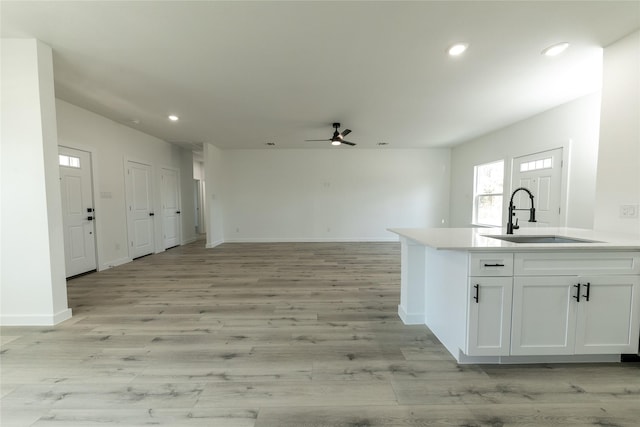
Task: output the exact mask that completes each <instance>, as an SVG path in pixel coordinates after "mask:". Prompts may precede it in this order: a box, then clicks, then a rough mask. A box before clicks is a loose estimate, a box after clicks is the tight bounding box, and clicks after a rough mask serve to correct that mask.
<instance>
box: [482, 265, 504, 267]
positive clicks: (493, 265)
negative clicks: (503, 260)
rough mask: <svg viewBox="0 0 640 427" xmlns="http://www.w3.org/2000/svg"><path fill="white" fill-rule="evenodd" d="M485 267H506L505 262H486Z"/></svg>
mask: <svg viewBox="0 0 640 427" xmlns="http://www.w3.org/2000/svg"><path fill="white" fill-rule="evenodd" d="M484 266H485V267H504V264H485V265H484Z"/></svg>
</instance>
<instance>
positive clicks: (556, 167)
mask: <svg viewBox="0 0 640 427" xmlns="http://www.w3.org/2000/svg"><path fill="white" fill-rule="evenodd" d="M519 187H524V188H526V189H528V190H529V191H531V193H532V194H533V196H534V200H533V201H534V206H535V208H536V221H537V222H536V223H530V222H527V221H528V220H529V211H528V210H517V211H515V213H516V215H515V217H514V218H513V223H514V224H515V222H516V218H518V220H519V221H518V222H519V225H520V226H523V227H558V226H559V225H560V192H561V188H562V148H558V149H555V150H549V151H543V152H541V153H536V154H530V155H527V156H522V157H516V158H514V159H513V176H512V179H511V191H514V190H515V189H516V188H519ZM513 204H514V205H515V206H516V208H517V209H529V207H530V206H531V201H530V199H529V195H528V194H527V193H526V192H524V191H519V192H518V193H517V194H516V195H515V197H514V198H513Z"/></svg>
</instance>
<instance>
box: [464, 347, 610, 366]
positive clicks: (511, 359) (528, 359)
mask: <svg viewBox="0 0 640 427" xmlns="http://www.w3.org/2000/svg"><path fill="white" fill-rule="evenodd" d="M456 360H457V361H458V363H459V364H460V365H468V364H472V365H481V364H492V365H493V364H504V365H510V364H530V363H616V362H620V355H619V354H574V355H571V354H568V355H556V356H554V355H549V356H467V355H466V354H464V353H463V352H462V350H460V351H459V353H458V357H457V358H456Z"/></svg>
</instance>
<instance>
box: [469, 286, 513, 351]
mask: <svg viewBox="0 0 640 427" xmlns="http://www.w3.org/2000/svg"><path fill="white" fill-rule="evenodd" d="M512 283H513V279H512V278H511V277H470V278H469V292H468V295H469V296H468V298H469V302H468V304H469V305H468V307H469V310H468V317H467V341H466V343H467V348H466V352H465V353H466V354H467V355H469V356H506V355H508V354H509V340H510V335H511V294H512V288H513V286H512Z"/></svg>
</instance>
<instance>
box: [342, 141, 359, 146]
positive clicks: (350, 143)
mask: <svg viewBox="0 0 640 427" xmlns="http://www.w3.org/2000/svg"><path fill="white" fill-rule="evenodd" d="M340 142H341V143H342V144H347V145H351V146H352V147H353V146H354V145H356V144H354V143H353V142H349V141H340Z"/></svg>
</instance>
